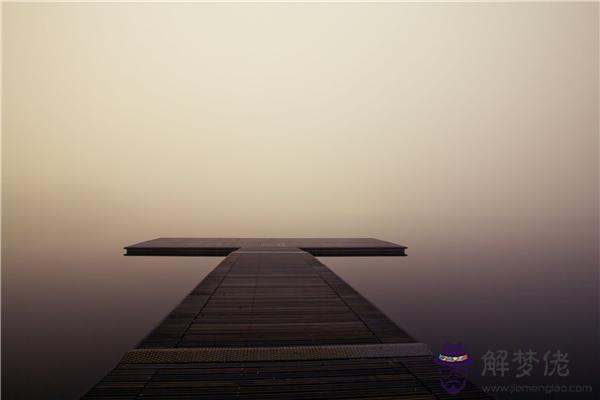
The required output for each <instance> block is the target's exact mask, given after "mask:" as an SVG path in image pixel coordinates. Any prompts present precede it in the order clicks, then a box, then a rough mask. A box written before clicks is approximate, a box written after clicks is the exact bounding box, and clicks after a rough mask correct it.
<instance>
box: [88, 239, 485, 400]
mask: <svg viewBox="0 0 600 400" xmlns="http://www.w3.org/2000/svg"><path fill="white" fill-rule="evenodd" d="M373 241H374V239H168V240H167V242H168V243H167V242H165V239H158V240H155V241H150V242H144V243H141V244H140V245H135V246H130V247H128V254H129V251H130V250H129V249H130V248H134V249H137V250H134V252H135V251H139V252H140V253H139V254H141V253H144V252H149V253H152V252H153V251H155V250H156V249H158V251H159V252H162V251H164V254H165V255H166V254H169V255H182V253H178V252H179V250H180V249H183V251H184V252H187V251H192V252H196V253H197V254H193V255H211V254H212V253H214V252H217V251H220V252H227V253H228V256H227V258H226V259H225V260H223V261H222V262H221V263H220V264H219V265H218V266H217V267H216V268H215V269H214V270H213V271H212V272H211V273H209V274H208V275H207V277H206V278H205V279H204V280H203V281H202V282H200V283H199V284H198V285H197V286H196V287H195V288H194V289H193V290H192V291H191V293H189V294H188V295H187V296H186V297H185V298H184V299H183V300H182V301H181V303H180V304H179V305H178V306H177V307H176V308H175V309H174V310H173V311H172V312H170V313H169V314H168V315H167V316H166V317H165V318H164V320H163V321H162V322H161V323H160V324H159V325H158V326H157V327H156V328H155V329H154V330H153V331H152V332H151V333H150V334H149V335H148V336H147V337H146V338H145V339H144V340H142V342H141V343H140V344H139V345H138V347H137V348H136V349H133V350H131V351H130V352H128V353H127V354H126V355H125V356H124V357H123V359H122V360H121V362H120V363H119V364H118V365H117V366H116V367H115V368H114V369H113V370H112V371H111V372H110V373H109V374H107V375H106V377H104V378H103V379H102V380H101V381H100V382H99V383H98V384H97V385H96V386H94V387H93V388H92V389H91V390H90V391H89V392H88V393H87V394H86V395H85V396H84V399H112V400H116V399H139V398H152V399H173V400H183V399H211V400H218V399H286V400H301V399H339V400H341V399H363V400H364V399H379V400H383V399H387V400H390V399H402V400H433V399H449V398H450V397H449V395H447V394H446V393H445V392H443V390H442V389H441V388H440V385H439V377H438V375H437V366H436V365H435V364H434V362H433V359H432V356H431V355H430V354H429V351H428V349H427V347H426V346H425V345H423V344H422V343H419V342H417V341H416V340H415V339H413V338H412V337H411V336H410V335H408V334H407V333H406V332H404V331H403V330H402V329H401V328H399V327H398V326H397V325H396V324H395V323H394V322H393V321H391V320H390V319H389V318H387V317H386V316H385V315H384V314H383V313H382V312H381V311H380V310H379V309H377V307H375V306H374V305H373V304H371V303H370V302H369V301H368V300H366V299H365V298H364V297H362V296H361V295H360V294H359V293H357V292H356V291H355V290H354V289H353V288H352V287H350V286H349V285H348V284H347V283H346V282H344V281H343V280H342V279H341V278H340V277H338V276H337V275H336V274H334V273H333V272H332V271H331V270H330V269H329V268H327V267H326V266H325V265H323V264H322V263H321V262H320V261H319V260H317V259H316V258H315V256H314V254H315V252H317V253H318V251H324V252H331V254H329V255H342V254H343V253H344V252H352V251H358V252H361V251H364V249H368V252H372V254H375V253H377V252H379V254H383V253H385V252H386V251H387V250H385V249H386V248H388V249H391V250H390V252H397V254H396V255H400V252H402V254H403V251H404V247H403V246H398V245H394V244H389V245H391V246H388V244H386V243H387V242H381V241H374V242H373ZM382 243H383V244H382ZM166 245H168V246H166ZM294 245H296V246H300V247H294ZM244 246H247V247H244ZM302 246H306V247H302ZM353 246H355V247H353ZM395 246H397V247H395ZM149 249H150V250H149ZM237 249H239V250H237ZM303 249H304V250H306V249H308V250H310V251H308V250H307V251H304V250H303ZM314 249H321V250H314ZM340 249H341V250H340ZM382 249H383V250H382ZM400 249H401V251H400ZM336 252H337V253H336ZM310 253H312V254H310ZM334 253H335V254H334ZM346 254H348V253H346ZM390 254H391V253H390ZM467 398H468V399H473V400H478V399H488V398H489V397H488V396H486V395H485V393H483V392H481V391H480V390H479V389H477V388H476V387H474V386H473V385H471V384H469V386H468V387H467V388H466V389H465V391H464V393H461V394H459V395H458V396H452V399H467Z"/></svg>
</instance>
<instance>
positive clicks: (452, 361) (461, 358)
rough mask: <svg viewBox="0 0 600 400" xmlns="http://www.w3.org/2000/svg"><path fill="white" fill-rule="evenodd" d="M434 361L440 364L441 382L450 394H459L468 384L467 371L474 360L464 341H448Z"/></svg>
mask: <svg viewBox="0 0 600 400" xmlns="http://www.w3.org/2000/svg"><path fill="white" fill-rule="evenodd" d="M434 361H435V363H436V364H437V365H439V366H440V384H441V386H442V388H444V390H445V391H446V392H448V394H452V395H455V394H458V393H460V391H461V390H463V389H464V388H465V386H466V384H467V373H468V371H469V367H470V366H471V364H472V363H473V360H472V359H471V358H469V355H468V354H467V353H466V352H465V349H464V348H463V345H462V343H446V344H444V346H443V347H442V352H441V353H440V354H438V355H437V356H436V357H435V358H434Z"/></svg>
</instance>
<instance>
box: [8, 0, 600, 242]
mask: <svg viewBox="0 0 600 400" xmlns="http://www.w3.org/2000/svg"><path fill="white" fill-rule="evenodd" d="M4 7H5V10H4V27H3V29H4V53H3V55H4V93H3V95H4V110H3V111H4V126H3V128H4V138H3V139H4V153H3V156H4V169H5V171H4V189H5V197H4V201H5V202H6V203H5V206H6V208H5V212H6V213H5V216H4V217H5V221H6V223H7V226H9V227H14V228H15V230H18V231H20V232H22V233H24V232H25V231H27V230H29V229H32V228H33V226H32V225H31V224H35V226H36V227H39V226H40V224H41V225H44V226H50V225H54V223H55V222H56V221H57V220H62V221H64V222H66V223H65V224H64V225H63V226H64V232H63V231H61V234H75V232H74V231H73V227H72V226H69V225H70V224H69V223H68V221H80V220H81V216H82V215H85V218H86V222H87V223H88V224H93V225H94V226H95V227H94V229H95V230H100V231H101V230H103V229H104V227H105V226H107V225H110V223H114V222H117V221H119V222H124V221H127V226H126V227H122V228H121V229H134V230H135V229H136V228H135V227H133V226H132V225H143V226H146V227H148V226H155V227H157V228H156V230H157V233H158V231H160V232H163V233H164V234H165V235H169V234H174V233H176V232H178V233H181V234H184V233H185V234H191V233H198V229H199V227H202V228H201V229H202V231H203V232H206V233H208V232H213V233H215V234H216V233H219V234H224V233H247V234H259V233H263V234H266V233H272V234H275V233H279V232H285V233H286V234H290V233H293V232H297V231H299V230H300V231H302V232H315V233H328V232H330V233H335V232H338V231H340V230H343V231H344V232H348V229H351V230H353V231H356V232H359V231H364V230H369V229H370V228H369V227H370V226H371V224H374V225H375V226H377V227H380V226H381V225H392V226H396V225H397V224H403V225H406V224H407V223H410V222H409V221H408V220H415V219H417V220H418V219H423V218H425V219H433V220H436V219H439V218H451V219H462V218H476V219H486V220H487V219H489V220H491V221H490V222H492V223H493V222H498V221H506V220H514V219H517V220H518V219H521V218H535V219H544V218H546V217H548V216H552V217H553V218H565V219H568V220H577V219H589V218H590V217H592V215H593V214H592V213H593V212H595V211H594V210H595V207H594V204H595V200H597V197H596V195H597V193H596V194H595V193H594V190H593V189H594V187H595V182H596V181H597V180H596V179H595V178H596V176H597V168H596V162H597V154H598V147H597V143H598V142H597V141H598V138H597V130H598V94H597V88H598V57H597V56H598V48H597V44H598V42H597V35H598V22H597V21H598V16H597V12H594V11H597V4H592V3H588V4H576V5H573V4H570V5H568V4H529V5H516V4H494V5H489V4H487V5H486V4H469V5H456V4H455V5H446V6H440V5H435V4H428V5H422V6H414V5H393V4H392V5H378V6H362V5H359V4H352V5H346V6H340V5H331V6H306V5H300V4H296V5H270V6H266V5H246V6H241V5H235V4H228V5H218V6H216V5H193V4H179V5H161V4H151V5H146V6H141V7H140V5H127V4H113V5H107V4H104V5H90V4H50V5H41V4H5V5H4ZM50 209H51V210H52V212H50V213H49V212H47V211H48V210H50ZM17 220H18V221H19V222H18V223H17ZM350 220H352V221H353V222H355V223H356V224H354V223H351V222H350ZM16 225H18V228H17V227H16ZM159 228H160V229H159ZM53 229H55V228H53ZM112 229H113V227H112V226H111V227H110V229H109V231H107V232H106V233H108V232H110V231H111V230H112ZM15 233H16V232H15ZM348 233H349V234H350V233H351V232H348Z"/></svg>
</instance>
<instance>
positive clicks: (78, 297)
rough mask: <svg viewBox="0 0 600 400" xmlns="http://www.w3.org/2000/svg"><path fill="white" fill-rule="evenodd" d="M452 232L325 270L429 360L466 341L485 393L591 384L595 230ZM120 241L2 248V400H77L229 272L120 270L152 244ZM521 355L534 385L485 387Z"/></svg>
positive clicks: (509, 377)
mask: <svg viewBox="0 0 600 400" xmlns="http://www.w3.org/2000/svg"><path fill="white" fill-rule="evenodd" d="M456 224H457V225H456V226H454V225H453V224H430V225H427V224H424V227H423V229H422V230H415V231H414V232H410V235H407V236H406V237H403V238H400V237H393V236H391V235H389V234H387V235H383V236H379V237H381V238H382V239H388V240H392V241H397V242H399V243H403V244H406V245H408V246H409V252H408V254H409V256H408V257H405V258H349V257H348V258H323V259H322V260H323V261H324V262H325V263H326V264H327V265H328V266H330V267H331V268H332V269H333V270H334V271H335V272H337V273H338V274H339V275H340V276H341V277H343V278H344V279H345V280H347V281H348V282H349V283H350V284H352V285H353V286H354V287H355V288H356V289H358V290H359V291H360V292H361V293H362V294H363V295H365V296H366V297H367V298H368V299H370V300H371V301H372V302H374V303H375V304H376V305H377V306H378V307H380V308H381V309H382V310H383V311H384V312H385V313H387V314H388V315H389V316H390V317H391V318H392V319H394V320H395V321H396V322H397V323H398V324H399V325H400V326H401V327H403V328H404V329H405V330H407V331H408V332H409V333H411V334H412V335H413V336H415V337H416V338H417V339H419V340H421V341H422V342H425V343H427V344H428V345H429V346H430V347H431V349H432V350H433V351H436V350H439V348H440V347H441V345H442V344H443V342H445V341H462V342H463V343H464V345H465V346H466V348H467V350H468V351H469V353H470V354H471V355H472V356H473V357H475V358H476V360H477V362H476V364H475V365H474V367H473V368H472V371H471V375H472V377H473V379H474V380H475V381H476V382H478V383H482V384H486V383H490V384H502V385H510V384H526V383H529V384H531V383H538V384H566V383H569V384H592V385H593V384H595V381H597V374H596V373H597V370H595V358H596V357H597V355H598V352H597V342H598V297H597V293H598V292H597V285H598V273H597V258H596V257H597V244H596V241H595V239H596V236H595V235H596V232H595V228H594V224H591V223H590V224H586V223H581V224H577V225H574V224H572V225H571V226H577V227H578V228H577V229H567V228H565V225H564V224H563V225H561V224H551V225H550V226H548V225H545V226H542V225H541V224H540V223H537V222H536V223H530V224H527V223H523V224H521V225H520V226H519V229H505V228H502V227H500V226H494V227H482V226H481V225H478V226H475V225H473V226H472V227H473V228H478V229H479V232H477V231H476V230H475V229H474V230H473V233H472V234H468V233H465V232H469V231H470V229H469V228H471V226H469V223H468V221H460V222H458V221H457V223H456ZM453 231H454V232H455V234H449V233H448V232H453ZM116 232H117V233H116V234H115V236H114V237H99V236H98V237H96V236H94V235H93V234H89V235H87V236H86V233H85V232H79V234H76V233H71V234H65V235H64V237H61V236H52V235H49V236H48V237H47V240H46V241H45V242H44V241H42V242H41V243H37V244H36V243H31V246H24V245H23V246H21V245H17V244H18V243H17V242H16V241H15V240H16V239H15V238H11V237H10V236H9V237H8V240H7V241H5V247H4V249H3V253H4V255H3V256H4V259H3V269H4V271H3V280H2V285H3V287H2V289H3V320H2V327H3V338H2V339H3V341H2V345H3V355H2V367H3V389H2V391H3V398H6V399H76V398H78V396H80V395H81V394H82V393H84V392H85V391H86V390H87V389H88V388H89V387H90V386H91V385H93V384H94V383H95V382H96V381H97V380H98V379H100V378H101V377H102V376H103V375H104V374H105V373H106V372H107V371H108V370H109V369H111V368H112V367H113V366H114V364H115V363H116V362H117V361H118V360H119V358H120V357H121V355H122V354H123V353H124V352H125V351H127V350H128V349H130V348H131V347H133V346H135V345H136V343H137V342H138V341H139V340H140V339H141V338H142V337H143V336H144V335H145V334H146V333H147V332H148V331H149V330H150V329H151V328H152V327H153V326H154V325H155V324H157V323H158V322H159V320H160V319H161V318H162V317H163V316H164V315H165V314H166V313H167V312H168V311H170V309H171V308H173V307H174V306H175V305H176V304H177V303H178V302H179V300H180V299H181V298H182V297H183V296H184V295H185V294H186V293H187V292H188V291H189V290H191V288H192V287H193V286H195V285H196V284H197V282H198V281H200V280H201V279H202V278H203V277H204V276H205V275H206V274H207V273H208V272H209V271H210V270H211V269H212V268H213V266H215V265H216V264H217V263H218V262H219V261H220V260H221V259H220V258H187V257H182V258H175V257H173V258H159V257H157V258H152V257H123V256H122V251H121V247H122V246H123V245H126V244H130V243H133V242H137V241H140V240H144V239H150V238H153V237H155V236H158V235H156V234H154V233H153V232H147V234H146V235H139V236H136V237H129V236H128V235H129V234H128V233H127V232H124V233H118V230H117V231H116ZM11 239H12V240H11ZM22 239H24V238H22ZM70 240H75V241H76V242H75V243H77V246H73V244H74V242H72V241H70ZM11 244H12V246H10V245H11ZM21 244H25V242H22V243H21ZM518 349H522V350H524V351H525V350H528V349H533V350H534V351H537V352H538V358H539V359H540V364H536V365H535V367H534V369H533V372H532V374H533V375H534V378H529V379H528V378H521V379H517V378H515V377H514V374H515V373H516V370H515V368H516V364H515V363H510V364H509V368H511V370H509V371H508V372H507V373H506V376H505V377H504V378H501V377H499V376H497V377H489V376H482V372H483V364H482V362H481V359H480V358H481V356H482V355H483V354H484V353H485V352H486V351H488V350H492V351H496V350H507V351H509V352H514V351H517V350H518ZM557 349H558V350H560V351H562V352H568V359H569V370H570V371H569V372H570V375H569V376H568V377H562V378H557V377H544V376H543V373H544V366H543V362H542V355H543V353H544V352H546V351H548V350H557ZM509 361H510V360H509ZM486 375H489V373H486ZM596 386H597V385H596ZM594 389H597V390H600V387H595V388H594ZM544 396H545V395H542V396H538V397H539V398H545V397H544ZM572 396H576V397H572ZM504 397H507V396H504ZM590 397H591V396H590ZM508 398H534V396H533V395H523V394H521V395H513V396H508ZM562 398H584V396H583V395H571V397H569V396H567V395H564V396H563V397H562Z"/></svg>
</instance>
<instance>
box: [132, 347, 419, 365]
mask: <svg viewBox="0 0 600 400" xmlns="http://www.w3.org/2000/svg"><path fill="white" fill-rule="evenodd" d="M430 355H431V351H430V350H429V348H428V347H427V346H426V345H425V344H423V343H418V342H415V343H389V344H365V345H331V346H277V347H194V348H175V349H134V350H130V351H128V352H127V353H125V355H124V356H123V358H122V359H121V363H125V364H163V363H191V362H237V361H300V360H328V359H349V358H382V357H383V358H385V357H415V356H430Z"/></svg>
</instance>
